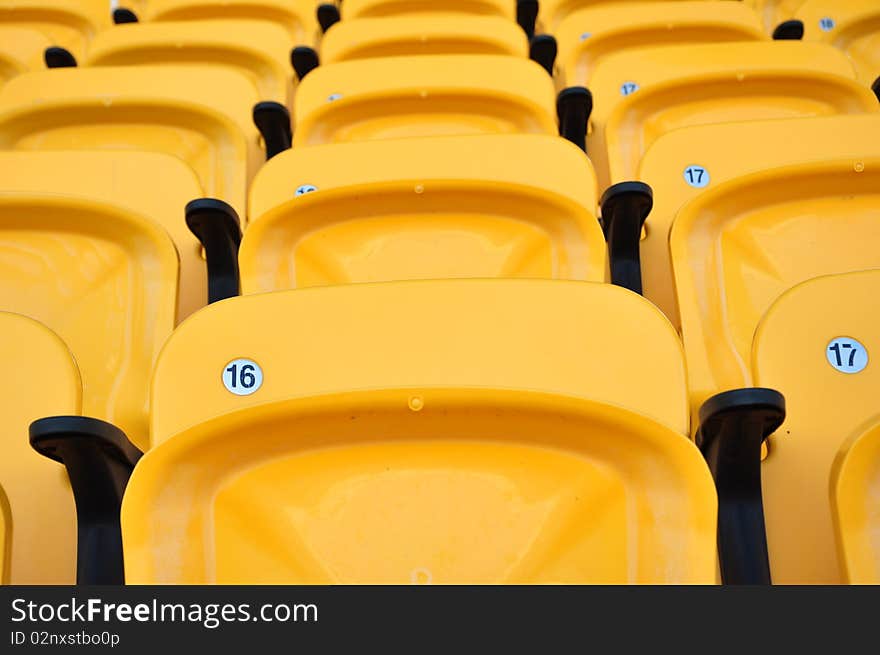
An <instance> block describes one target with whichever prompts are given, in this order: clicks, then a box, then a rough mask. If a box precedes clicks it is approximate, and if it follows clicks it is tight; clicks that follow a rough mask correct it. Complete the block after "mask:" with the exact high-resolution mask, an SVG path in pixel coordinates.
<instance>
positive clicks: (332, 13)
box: [316, 3, 341, 33]
mask: <svg viewBox="0 0 880 655" xmlns="http://www.w3.org/2000/svg"><path fill="white" fill-rule="evenodd" d="M316 14H317V17H318V25H320V26H321V32H322V33H326V32H327V30H329V29H330V28H331V27H333V26H334V25H336V23H338V22H339V20H340V19H341V16H340V15H339V7H337V6H336V5H333V4H330V3H325V4H321V5H318V8H317V10H316Z"/></svg>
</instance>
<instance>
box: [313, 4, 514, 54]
mask: <svg viewBox="0 0 880 655" xmlns="http://www.w3.org/2000/svg"><path fill="white" fill-rule="evenodd" d="M528 51H529V47H528V41H527V39H526V35H525V34H524V33H523V31H522V30H521V29H520V28H519V26H518V25H517V24H516V23H514V22H513V21H510V20H507V19H504V18H500V17H498V16H462V15H460V14H451V13H450V14H447V13H443V14H440V13H437V14H426V15H424V16H422V15H417V16H412V15H403V16H390V17H383V18H358V19H352V20H345V21H342V22H340V23H339V24H337V25H334V26H333V29H332V30H328V32H327V34H326V36H325V37H324V39H323V40H322V41H321V63H322V64H332V63H336V62H340V61H351V60H353V59H371V58H374V57H395V56H410V55H452V54H458V55H462V54H463V55H513V56H516V57H527V56H528Z"/></svg>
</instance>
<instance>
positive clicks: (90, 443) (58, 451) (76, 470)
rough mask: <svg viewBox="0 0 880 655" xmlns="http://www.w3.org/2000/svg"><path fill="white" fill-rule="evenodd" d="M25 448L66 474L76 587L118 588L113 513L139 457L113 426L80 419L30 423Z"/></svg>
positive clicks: (118, 533)
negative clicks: (72, 510)
mask: <svg viewBox="0 0 880 655" xmlns="http://www.w3.org/2000/svg"><path fill="white" fill-rule="evenodd" d="M30 443H31V446H32V447H33V448H34V450H36V451H37V452H38V453H40V454H41V455H44V456H45V457H48V458H50V459H54V460H55V461H57V462H61V463H62V464H64V466H65V468H66V469H67V476H68V477H69V478H70V486H71V487H72V488H73V498H74V502H75V503H76V520H77V563H76V581H77V583H78V584H124V582H125V569H124V565H123V559H122V530H121V527H120V519H119V512H120V508H121V507H122V495H123V493H124V492H125V487H126V485H127V484H128V478H129V477H130V476H131V472H132V470H134V465H135V464H136V463H137V461H138V459H140V457H141V452H140V451H139V450H138V449H137V448H135V447H134V446H133V445H132V444H131V442H130V441H129V440H128V438H127V437H126V436H125V433H123V432H122V430H120V429H119V428H117V427H116V426H114V425H112V424H110V423H107V422H105V421H101V420H98V419H95V418H88V417H85V416H53V417H49V418H43V419H40V420H38V421H34V422H33V423H31V426H30Z"/></svg>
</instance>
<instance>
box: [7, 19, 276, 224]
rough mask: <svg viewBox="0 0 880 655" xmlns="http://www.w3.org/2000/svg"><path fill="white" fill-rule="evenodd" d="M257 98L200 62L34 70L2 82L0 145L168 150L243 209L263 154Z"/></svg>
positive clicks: (212, 191)
mask: <svg viewBox="0 0 880 655" xmlns="http://www.w3.org/2000/svg"><path fill="white" fill-rule="evenodd" d="M120 29H124V28H120ZM256 102H257V95H256V91H255V89H254V87H253V85H252V84H251V83H250V82H249V81H248V80H247V78H245V77H244V76H243V75H240V74H238V73H235V72H233V71H228V70H217V69H216V68H209V67H204V66H201V67H199V66H192V67H187V66H180V67H175V68H174V69H173V70H172V69H169V68H168V67H163V66H127V67H113V68H109V67H108V68H73V69H71V68H65V69H58V70H49V71H43V72H40V73H28V74H26V75H20V76H18V77H16V78H15V79H13V80H11V81H10V82H9V83H7V84H6V85H4V86H3V88H2V89H0V148H2V149H6V150H13V149H14V150H147V151H154V152H164V153H167V154H170V155H174V156H175V157H177V158H178V159H181V160H183V161H184V162H186V163H187V164H189V166H190V167H191V168H192V169H193V170H194V171H195V173H196V175H197V176H198V178H199V182H200V184H201V186H202V192H203V194H204V195H206V196H211V197H216V198H220V199H222V200H225V201H226V202H228V203H229V204H231V205H232V206H233V207H235V209H236V211H238V213H239V216H242V217H243V216H245V191H246V188H247V184H248V182H249V179H250V174H251V173H252V172H253V171H255V170H256V168H257V166H258V164H259V162H260V160H261V159H263V155H262V154H261V148H260V146H259V140H258V135H257V131H256V128H254V127H253V123H252V122H251V110H252V108H253V105H254V104H255V103H256ZM145 184H148V182H146V181H145Z"/></svg>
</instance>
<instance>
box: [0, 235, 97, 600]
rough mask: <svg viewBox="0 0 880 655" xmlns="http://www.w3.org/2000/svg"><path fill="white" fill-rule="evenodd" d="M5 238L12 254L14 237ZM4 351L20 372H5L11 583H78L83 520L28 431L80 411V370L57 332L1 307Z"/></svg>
mask: <svg viewBox="0 0 880 655" xmlns="http://www.w3.org/2000/svg"><path fill="white" fill-rule="evenodd" d="M4 242H5V247H4V249H3V251H4V258H5V257H6V256H7V254H8V253H9V243H8V242H6V240H5V239H4ZM4 268H5V267H4ZM0 352H2V356H3V361H4V362H7V363H8V365H9V366H11V367H14V369H10V370H14V371H15V375H8V376H2V378H0V390H2V396H0V397H2V398H3V401H2V405H0V415H2V417H3V433H2V434H3V439H2V442H0V443H2V445H0V485H2V487H3V490H5V492H6V500H7V501H8V505H7V507H6V509H5V511H4V512H3V514H5V515H6V516H5V517H4V518H5V520H4V523H5V524H6V539H7V549H8V550H9V553H8V560H7V564H8V565H9V567H8V568H7V572H9V573H10V576H9V578H8V582H11V583H12V584H73V583H74V582H75V581H76V527H77V526H76V511H75V509H74V504H73V496H72V494H71V489H70V483H69V482H68V480H67V476H66V475H65V472H64V467H63V466H61V465H60V464H57V463H55V462H52V461H50V460H47V459H46V458H44V457H41V456H40V455H38V454H37V453H36V452H34V451H33V450H32V449H31V447H30V445H28V437H27V435H28V426H29V425H30V423H31V422H32V421H34V420H36V419H39V418H43V417H44V416H53V415H56V414H79V412H80V404H81V398H82V388H81V384H80V377H79V371H78V370H77V367H76V364H75V363H74V361H73V358H72V357H71V355H70V351H69V350H68V348H67V346H66V345H65V344H64V343H63V342H62V341H61V339H59V338H58V336H56V335H55V333H53V332H52V331H50V330H49V329H48V328H46V327H45V326H44V325H42V324H40V323H37V322H36V321H34V320H32V319H30V318H27V317H25V316H20V315H18V314H10V313H6V312H0Z"/></svg>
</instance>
